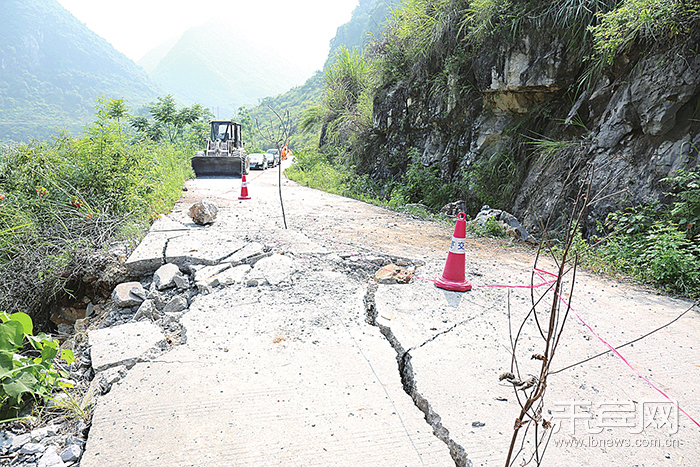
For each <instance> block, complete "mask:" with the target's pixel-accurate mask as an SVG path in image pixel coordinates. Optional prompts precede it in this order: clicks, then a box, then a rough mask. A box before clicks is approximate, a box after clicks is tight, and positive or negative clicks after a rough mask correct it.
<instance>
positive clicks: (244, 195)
mask: <svg viewBox="0 0 700 467" xmlns="http://www.w3.org/2000/svg"><path fill="white" fill-rule="evenodd" d="M238 199H250V196H248V182H246V181H245V174H243V179H242V180H241V196H239V197H238Z"/></svg>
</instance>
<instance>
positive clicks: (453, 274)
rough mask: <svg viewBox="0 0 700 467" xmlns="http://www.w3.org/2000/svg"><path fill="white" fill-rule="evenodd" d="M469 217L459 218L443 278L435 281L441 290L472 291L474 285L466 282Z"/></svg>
mask: <svg viewBox="0 0 700 467" xmlns="http://www.w3.org/2000/svg"><path fill="white" fill-rule="evenodd" d="M466 218H467V215H466V214H464V213H463V212H460V213H459V216H458V217H457V225H455V233H454V235H452V243H451V244H450V252H449V253H448V254H447V262H446V263H445V270H444V271H443V273H442V277H441V278H439V279H436V280H435V285H436V286H438V287H440V288H441V289H445V290H451V291H453V292H466V291H467V290H471V289H472V284H471V283H470V282H469V281H466V280H464V259H465V254H466V245H467V221H466Z"/></svg>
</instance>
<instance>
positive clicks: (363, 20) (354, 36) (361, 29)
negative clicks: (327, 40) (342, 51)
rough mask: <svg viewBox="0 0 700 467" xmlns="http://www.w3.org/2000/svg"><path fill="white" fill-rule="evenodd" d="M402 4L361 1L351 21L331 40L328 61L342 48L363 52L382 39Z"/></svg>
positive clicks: (393, 0)
mask: <svg viewBox="0 0 700 467" xmlns="http://www.w3.org/2000/svg"><path fill="white" fill-rule="evenodd" d="M401 3H402V0H360V4H359V5H358V6H357V7H356V8H355V9H354V10H353V12H352V17H351V18H350V21H348V22H347V23H345V24H343V25H342V26H340V27H339V28H338V31H337V32H336V34H335V37H334V38H333V39H331V50H330V52H329V54H328V60H332V59H333V55H335V52H336V51H337V50H338V49H339V48H340V47H347V48H348V49H351V50H352V49H353V48H357V49H359V50H360V51H363V50H364V49H365V47H366V46H367V44H369V43H370V42H371V41H373V40H378V39H380V38H381V35H382V30H383V28H384V23H385V22H386V20H387V19H388V18H389V16H390V15H391V12H392V11H393V10H394V9H395V8H398V7H399V5H401ZM326 64H328V62H326Z"/></svg>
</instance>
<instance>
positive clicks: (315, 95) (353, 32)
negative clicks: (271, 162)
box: [248, 0, 401, 149]
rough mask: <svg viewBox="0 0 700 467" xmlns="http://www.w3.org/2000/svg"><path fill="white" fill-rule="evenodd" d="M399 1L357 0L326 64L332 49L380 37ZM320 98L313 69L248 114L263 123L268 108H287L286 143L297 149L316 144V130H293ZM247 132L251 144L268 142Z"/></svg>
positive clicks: (320, 75) (264, 145)
mask: <svg viewBox="0 0 700 467" xmlns="http://www.w3.org/2000/svg"><path fill="white" fill-rule="evenodd" d="M400 4H401V0H360V3H359V5H358V6H357V7H356V8H355V9H354V10H353V12H352V17H351V18H350V21H348V22H347V23H345V24H343V25H342V26H340V27H339V28H338V30H337V32H336V35H335V37H334V38H333V39H331V41H330V52H329V54H328V60H327V61H326V65H328V63H329V62H330V61H331V60H333V56H334V55H335V52H336V51H337V50H338V49H339V48H340V47H347V48H348V49H353V48H358V49H360V50H364V48H365V46H367V44H369V43H370V42H371V41H372V40H373V39H378V38H380V37H381V35H382V29H383V26H384V23H385V22H386V21H387V19H388V18H389V16H390V15H391V12H392V10H393V9H394V8H397V7H398V6H399V5H400ZM322 99H323V72H321V71H317V72H316V73H314V75H313V76H312V77H311V78H309V79H308V80H307V81H306V83H304V85H302V86H298V87H295V88H293V89H291V90H289V91H287V92H286V93H284V94H280V95H278V96H274V97H266V98H265V99H263V100H262V101H260V104H259V105H257V106H255V107H253V108H251V109H250V111H249V114H250V116H251V118H252V120H253V121H255V120H257V121H258V122H260V123H261V124H265V123H268V122H269V121H270V119H273V121H274V119H275V116H274V114H273V112H272V111H271V110H270V107H272V108H273V109H275V110H276V111H278V112H284V111H289V113H290V117H291V120H292V131H293V136H292V139H291V141H290V146H291V147H292V148H293V149H300V148H303V147H306V146H312V145H317V144H318V136H319V135H318V132H313V133H310V132H309V133H300V132H297V127H298V125H299V122H300V120H301V116H302V114H303V113H304V110H306V109H307V108H309V107H313V106H317V105H319V104H321V101H322ZM248 134H249V137H248V138H249V140H252V146H253V147H256V148H267V146H268V145H269V144H268V143H267V142H265V141H264V140H262V139H261V138H260V137H259V135H258V134H257V132H255V131H250V132H248Z"/></svg>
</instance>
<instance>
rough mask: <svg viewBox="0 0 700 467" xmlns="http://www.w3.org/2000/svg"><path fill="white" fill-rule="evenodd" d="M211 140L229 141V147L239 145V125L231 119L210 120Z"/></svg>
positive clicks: (237, 146) (238, 146)
mask: <svg viewBox="0 0 700 467" xmlns="http://www.w3.org/2000/svg"><path fill="white" fill-rule="evenodd" d="M211 141H225V142H227V143H228V142H230V143H231V147H234V148H240V147H241V125H240V124H238V123H235V122H233V121H221V120H214V121H212V122H211Z"/></svg>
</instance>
